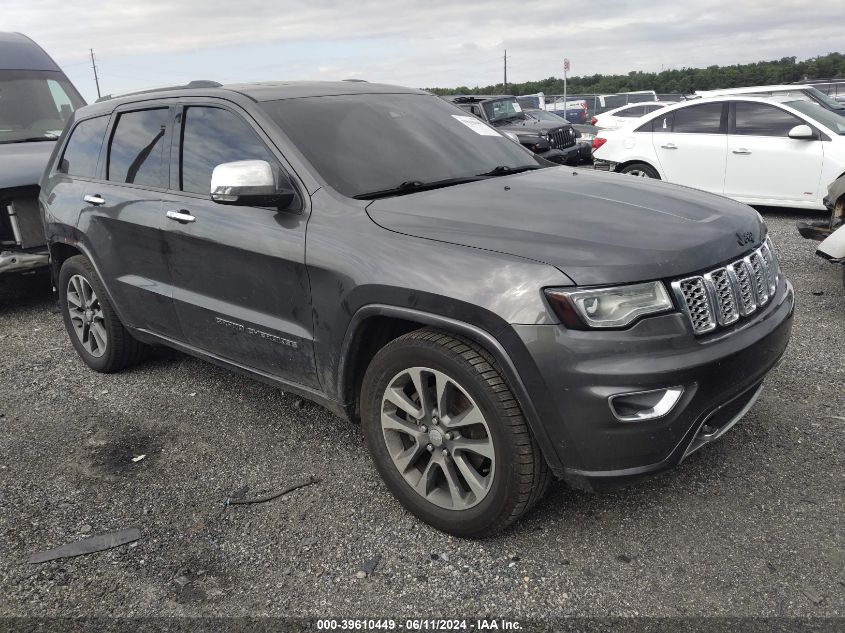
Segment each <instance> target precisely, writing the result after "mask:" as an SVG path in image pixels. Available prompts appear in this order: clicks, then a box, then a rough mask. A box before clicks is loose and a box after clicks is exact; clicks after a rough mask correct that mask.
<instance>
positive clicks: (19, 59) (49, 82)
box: [0, 33, 99, 275]
mask: <svg viewBox="0 0 845 633" xmlns="http://www.w3.org/2000/svg"><path fill="white" fill-rule="evenodd" d="M82 105H85V101H84V100H83V99H82V97H81V96H80V95H79V93H78V92H77V91H76V88H74V87H73V84H71V83H70V81H69V80H68V78H67V77H66V76H65V74H64V73H63V72H62V70H61V69H60V68H59V66H58V65H57V64H56V62H54V61H53V60H52V59H51V58H50V56H49V55H48V54H47V53H46V52H44V50H43V49H42V48H41V47H40V46H38V44H36V43H35V42H33V41H32V40H31V39H29V38H28V37H26V36H25V35H21V34H19V33H0V275H7V274H33V273H35V272H36V271H38V270H39V269H44V270H45V271H46V266H47V262H48V252H47V243H46V240H45V238H44V227H43V225H42V223H41V217H40V214H39V211H38V181H39V179H40V178H41V174H42V173H43V172H44V167H46V165H47V161H48V160H49V158H50V153H51V152H52V151H53V146H54V145H55V144H56V140H57V139H58V138H59V135H60V134H61V133H62V130H63V129H64V127H65V123H66V122H67V120H68V119H69V118H70V116H71V114H72V113H73V111H74V110H76V109H77V108H78V107H80V106H82ZM98 142H99V141H98Z"/></svg>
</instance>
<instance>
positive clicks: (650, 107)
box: [643, 103, 666, 114]
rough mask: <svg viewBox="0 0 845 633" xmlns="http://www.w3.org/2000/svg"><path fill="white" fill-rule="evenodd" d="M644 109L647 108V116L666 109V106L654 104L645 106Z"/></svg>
mask: <svg viewBox="0 0 845 633" xmlns="http://www.w3.org/2000/svg"><path fill="white" fill-rule="evenodd" d="M643 107H644V108H645V114H648V113H649V112H654V111H655V110H659V109H660V108H665V107H666V106H665V105H662V104H660V103H652V104H651V105H647V106H643Z"/></svg>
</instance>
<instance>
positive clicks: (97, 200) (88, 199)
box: [82, 194, 106, 207]
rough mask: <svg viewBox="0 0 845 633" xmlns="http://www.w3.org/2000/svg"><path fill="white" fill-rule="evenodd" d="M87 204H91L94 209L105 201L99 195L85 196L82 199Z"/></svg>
mask: <svg viewBox="0 0 845 633" xmlns="http://www.w3.org/2000/svg"><path fill="white" fill-rule="evenodd" d="M82 199H83V200H84V201H85V202H87V203H88V204H93V205H94V206H95V207H99V206H100V205H101V204H105V203H106V201H105V200H104V199H103V198H102V197H100V194H95V195H93V196H92V195H87V196H84V197H83V198H82Z"/></svg>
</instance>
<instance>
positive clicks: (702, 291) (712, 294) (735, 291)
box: [672, 238, 779, 334]
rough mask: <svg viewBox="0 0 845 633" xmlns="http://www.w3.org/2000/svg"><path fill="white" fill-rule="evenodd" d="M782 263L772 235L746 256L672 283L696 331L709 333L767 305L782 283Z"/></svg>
mask: <svg viewBox="0 0 845 633" xmlns="http://www.w3.org/2000/svg"><path fill="white" fill-rule="evenodd" d="M778 273H779V269H778V262H777V257H776V256H775V249H774V246H773V245H772V242H771V240H770V239H769V238H766V241H765V242H764V243H763V244H762V245H761V246H760V248H758V249H756V250H755V251H753V252H751V253H750V254H748V255H747V256H746V257H743V258H742V259H738V260H736V261H735V262H732V263H730V264H728V265H727V266H725V267H723V268H716V269H715V270H711V271H709V272H707V273H704V274H703V275H696V276H693V277H687V278H685V279H679V280H678V281H673V282H672V289H673V290H674V291H675V296H676V297H677V298H678V301H679V302H680V304H681V307H682V308H683V310H684V312H685V313H686V314H687V316H688V317H689V320H690V323H691V324H692V329H693V332H695V333H696V334H706V333H708V332H712V331H713V330H715V329H716V328H717V327H720V326H721V327H724V326H728V325H732V324H734V323H736V322H737V321H739V320H740V318H742V317H746V316H748V315H750V314H753V313H754V312H756V311H757V309H758V308H762V307H763V306H765V305H766V304H767V303H768V302H769V300H770V299H771V298H772V297H773V296H774V294H775V291H776V290H777V283H778Z"/></svg>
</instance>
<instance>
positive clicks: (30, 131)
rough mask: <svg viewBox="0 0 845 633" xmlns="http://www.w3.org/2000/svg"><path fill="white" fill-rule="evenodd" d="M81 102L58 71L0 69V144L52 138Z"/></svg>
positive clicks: (58, 133) (57, 134) (57, 135)
mask: <svg viewBox="0 0 845 633" xmlns="http://www.w3.org/2000/svg"><path fill="white" fill-rule="evenodd" d="M82 105H85V102H84V101H83V100H82V97H80V96H79V93H78V92H76V90H75V89H74V87H73V85H71V83H70V82H69V81H68V80H67V78H66V77H65V76H64V74H62V73H61V72H56V71H41V70H0V143H20V142H24V141H43V140H55V139H57V138H59V135H60V134H61V133H62V129H64V127H65V122H66V121H67V120H68V118H70V115H71V113H72V112H73V111H74V110H75V109H76V108H78V107H80V106H82Z"/></svg>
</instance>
